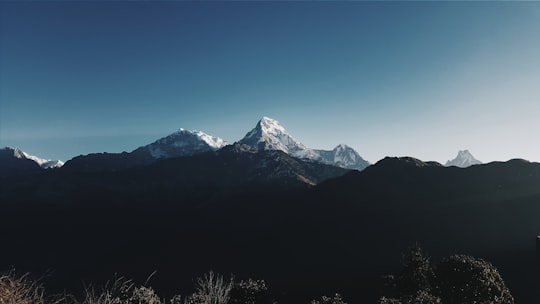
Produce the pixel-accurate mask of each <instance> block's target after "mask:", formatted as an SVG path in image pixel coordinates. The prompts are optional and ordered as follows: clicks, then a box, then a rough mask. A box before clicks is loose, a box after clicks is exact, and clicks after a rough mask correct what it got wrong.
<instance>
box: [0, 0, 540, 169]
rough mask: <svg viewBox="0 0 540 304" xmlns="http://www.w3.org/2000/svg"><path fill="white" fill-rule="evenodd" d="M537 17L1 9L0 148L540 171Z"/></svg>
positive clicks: (238, 9)
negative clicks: (463, 162)
mask: <svg viewBox="0 0 540 304" xmlns="http://www.w3.org/2000/svg"><path fill="white" fill-rule="evenodd" d="M539 114H540V2H324V1H316V2H310V1H308V2H289V1H280V2H262V1H257V2H243V1H240V2H177V1H167V2H157V1H150V2H145V1H99V2H82V1H77V2H72V1H55V2H47V1H39V2H25V1H23V2H21V1H13V2H10V1H2V2H0V146H15V147H19V148H21V149H22V150H24V151H25V152H28V153H30V154H33V155H37V156H39V157H42V158H48V159H61V160H64V161H65V160H68V159H70V158H72V157H74V156H77V155H80V154H88V153H93V152H121V151H131V150H133V149H135V148H137V147H139V146H142V145H145V144H148V143H151V142H153V141H154V140H156V139H158V138H160V137H163V136H166V135H168V134H170V133H173V132H175V131H176V130H178V129H179V128H186V129H196V130H202V131H204V132H206V133H209V134H212V135H215V136H219V137H222V138H224V139H225V140H227V141H228V142H235V141H237V140H239V139H241V138H242V137H243V136H244V135H245V134H246V133H247V132H248V131H249V130H251V129H252V128H253V127H254V126H255V124H256V123H257V121H258V120H259V119H260V118H261V117H263V116H268V117H272V118H274V119H277V120H279V121H280V122H281V124H282V125H283V126H284V127H285V128H286V129H287V130H288V131H289V133H290V134H291V135H292V136H293V137H294V138H296V139H297V140H299V141H301V142H302V143H304V144H305V145H306V146H308V147H311V148H317V149H332V148H333V147H335V146H336V145H338V144H340V143H345V144H347V145H349V146H351V147H353V148H354V149H356V150H357V151H358V152H359V153H360V155H362V156H363V157H364V158H365V159H367V160H368V161H370V162H373V163H374V162H376V161H378V160H380V159H381V158H383V157H385V156H413V157H416V158H419V159H422V160H426V161H427V160H434V161H439V162H443V163H444V162H446V160H448V159H452V158H454V157H455V156H456V154H457V152H458V150H462V149H469V150H470V151H471V153H472V154H473V155H474V156H475V157H476V158H478V159H480V160H481V161H484V162H489V161H495V160H499V161H505V160H508V159H512V158H524V159H528V160H531V161H539V162H540V140H539V136H540V119H539V117H538V116H539Z"/></svg>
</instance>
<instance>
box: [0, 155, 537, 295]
mask: <svg viewBox="0 0 540 304" xmlns="http://www.w3.org/2000/svg"><path fill="white" fill-rule="evenodd" d="M336 170H337V171H336ZM323 172H324V174H322V173H323ZM345 172H346V171H344V170H342V169H339V168H336V167H331V166H322V165H320V164H316V163H312V162H303V161H301V160H298V159H296V158H292V157H290V156H288V155H287V154H285V153H283V152H281V151H255V150H254V149H252V148H250V147H247V146H242V145H234V146H230V147H226V148H224V149H222V150H219V151H216V152H208V153H203V154H199V155H194V156H191V157H180V158H171V159H164V160H160V161H157V162H155V163H153V164H151V165H148V166H141V167H135V168H129V169H126V170H118V171H116V172H80V171H70V170H62V169H60V170H55V171H51V172H47V174H45V175H33V174H29V175H26V176H19V177H15V178H4V179H0V201H1V202H2V205H3V207H4V208H3V211H4V212H3V214H4V215H5V220H3V221H2V222H1V224H0V225H1V226H0V229H2V231H9V232H10V233H3V234H2V235H1V236H0V238H1V239H0V241H1V242H2V244H15V245H13V246H9V247H8V249H7V250H3V251H2V252H1V253H0V261H1V263H2V264H0V268H1V269H6V268H8V267H10V266H11V265H17V267H19V269H21V270H32V272H33V273H36V272H39V271H40V270H43V271H45V270H48V269H54V270H55V273H56V278H57V280H58V281H59V284H58V285H59V286H62V287H66V286H68V287H69V284H72V287H78V286H80V284H79V282H75V281H73V278H81V279H84V280H85V281H91V280H98V281H99V280H101V281H104V280H106V279H109V278H110V276H111V274H113V273H116V272H118V273H121V274H124V275H126V276H129V277H134V278H141V279H142V280H144V279H145V277H146V276H147V275H148V274H149V273H151V272H152V271H154V270H157V271H158V275H157V276H156V277H155V278H153V280H155V281H154V283H153V286H155V287H156V288H157V289H159V290H160V291H161V292H162V293H163V294H164V295H166V296H167V291H168V290H174V291H177V290H178V289H179V288H181V287H182V286H191V283H192V282H191V281H189V280H190V279H187V281H185V282H184V281H182V280H179V279H178V277H179V276H178V273H182V274H185V277H186V278H191V277H195V276H197V275H200V273H202V272H204V271H207V270H209V269H213V270H216V271H219V272H221V273H235V274H237V275H238V276H239V277H242V275H245V276H251V277H259V278H264V279H266V280H268V282H269V284H272V286H273V288H272V289H274V290H283V297H284V298H287V299H289V300H291V301H303V302H306V301H308V300H309V299H305V298H302V295H304V296H305V295H310V296H311V297H314V296H316V294H317V293H319V292H320V293H321V294H330V293H333V292H341V293H343V294H346V295H348V299H350V301H351V302H353V301H367V302H374V301H375V300H376V299H377V298H378V297H379V296H381V295H382V294H384V293H383V290H384V287H383V285H382V284H381V280H380V278H381V276H382V275H385V274H388V273H395V272H396V271H397V269H398V268H399V259H398V258H396V253H399V252H402V251H403V250H404V249H405V248H407V247H408V246H409V245H411V244H413V243H415V242H419V243H420V244H421V245H422V247H424V248H425V249H426V251H428V252H430V253H431V254H432V260H433V261H437V259H439V258H441V257H443V256H448V255H450V254H456V253H459V254H469V255H473V256H477V257H481V258H485V259H487V260H490V261H492V262H493V263H494V265H495V266H496V267H497V268H498V269H499V270H500V272H501V275H502V276H503V278H505V279H506V283H507V285H508V287H509V288H510V290H511V291H512V293H513V295H514V296H515V298H516V302H518V303H519V302H523V303H531V302H533V299H534V295H535V292H534V288H535V286H534V282H535V280H534V277H535V273H534V269H535V267H534V265H535V263H536V259H535V258H536V257H535V252H534V250H535V247H534V242H535V238H536V235H537V233H538V231H540V222H538V220H537V217H538V214H540V204H538V202H539V201H540V164H538V163H530V162H527V161H524V160H511V161H508V162H494V163H489V164H485V165H477V166H472V167H468V168H458V167H444V166H442V165H441V164H438V163H435V162H422V161H420V160H418V159H414V158H410V157H402V158H385V159H383V160H381V161H379V162H378V163H376V164H375V165H372V166H370V167H368V168H366V169H365V170H363V171H361V172H358V171H349V172H348V173H346V174H344V175H342V174H343V173H345ZM323 180H325V181H323ZM321 181H323V182H321ZM312 184H318V185H317V186H312ZM23 222H24V223H26V224H25V225H20V223H23ZM15 227H16V229H15ZM36 248H39V250H36ZM66 282H68V285H66ZM171 282H174V286H171V284H172V283H171ZM73 285H75V286H73Z"/></svg>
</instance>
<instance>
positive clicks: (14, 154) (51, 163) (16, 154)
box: [0, 147, 64, 170]
mask: <svg viewBox="0 0 540 304" xmlns="http://www.w3.org/2000/svg"><path fill="white" fill-rule="evenodd" d="M0 153H2V159H3V160H2V162H3V163H4V166H8V164H7V162H9V160H10V159H11V162H12V163H13V164H12V165H13V166H12V169H15V168H16V167H18V166H20V167H21V170H24V169H23V167H25V168H27V169H28V168H30V167H32V166H30V165H23V163H25V162H22V161H16V160H15V159H19V160H23V159H26V160H30V161H33V162H34V163H36V164H37V165H38V166H40V167H41V168H43V169H51V168H59V167H62V166H63V165H64V163H63V162H62V161H60V160H50V159H42V158H39V157H37V156H34V155H30V154H28V153H26V152H24V151H22V150H21V149H19V148H11V147H4V148H2V149H0Z"/></svg>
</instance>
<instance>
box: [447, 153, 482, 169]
mask: <svg viewBox="0 0 540 304" xmlns="http://www.w3.org/2000/svg"><path fill="white" fill-rule="evenodd" d="M481 163H482V162H481V161H479V160H477V159H476V158H474V156H473V155H472V154H471V152H469V150H460V151H459V152H458V154H457V156H456V158H454V159H452V160H449V161H447V162H446V164H445V166H447V167H450V166H456V167H460V168H466V167H469V166H472V165H479V164H481Z"/></svg>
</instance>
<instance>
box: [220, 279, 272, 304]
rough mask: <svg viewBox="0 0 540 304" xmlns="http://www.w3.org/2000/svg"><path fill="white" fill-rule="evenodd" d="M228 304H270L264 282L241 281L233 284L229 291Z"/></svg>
mask: <svg viewBox="0 0 540 304" xmlns="http://www.w3.org/2000/svg"><path fill="white" fill-rule="evenodd" d="M229 303H230V304H266V303H272V301H271V300H270V298H269V296H268V288H267V287H266V282H265V281H264V280H253V279H251V278H249V279H247V280H246V281H244V280H242V281H240V282H239V283H236V284H234V287H233V288H232V290H231V297H230V301H229Z"/></svg>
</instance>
